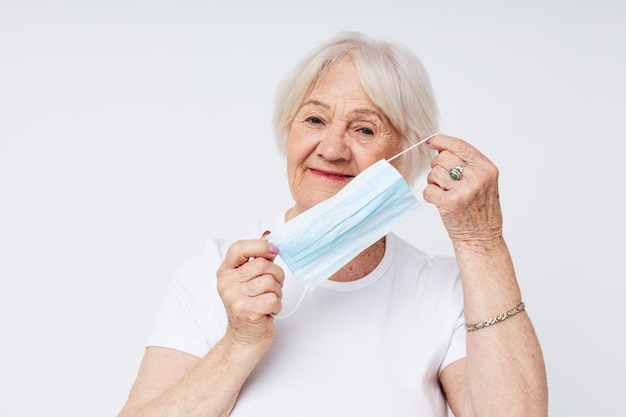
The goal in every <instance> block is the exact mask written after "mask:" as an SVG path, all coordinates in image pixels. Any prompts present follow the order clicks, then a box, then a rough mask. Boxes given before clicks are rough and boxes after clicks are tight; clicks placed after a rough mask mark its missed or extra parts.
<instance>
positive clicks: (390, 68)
mask: <svg viewBox="0 0 626 417" xmlns="http://www.w3.org/2000/svg"><path fill="white" fill-rule="evenodd" d="M344 58H349V59H351V60H352V61H353V62H354V64H355V65H356V67H357V71H358V73H359V78H360V81H361V84H362V85H363V88H364V89H365V92H366V93H367V95H368V96H369V97H370V99H371V100H372V102H373V103H374V104H375V105H376V106H377V107H378V108H379V109H380V110H381V111H382V112H383V113H384V114H385V116H386V117H387V119H389V121H390V122H391V124H392V125H393V127H394V128H395V130H396V131H397V132H398V133H399V134H400V136H401V138H402V141H403V143H402V145H403V146H402V148H403V149H406V148H408V147H409V146H411V145H413V144H415V143H417V142H419V141H420V140H422V139H424V138H426V137H428V136H429V135H432V134H434V133H437V132H438V111H437V105H436V103H435V98H434V94H433V91H432V86H431V83H430V79H429V77H428V74H427V73H426V69H425V68H424V66H423V65H422V63H421V61H420V60H419V59H418V58H417V56H416V55H415V54H414V53H413V52H411V51H409V50H408V49H407V48H406V47H404V46H403V45H400V44H397V43H391V42H387V41H376V40H373V39H371V38H369V37H367V36H365V35H363V34H361V33H358V32H341V33H339V34H338V35H337V36H335V37H334V38H332V39H330V40H329V41H327V42H325V43H322V44H321V45H319V46H318V47H317V48H315V49H314V50H313V51H311V53H309V54H308V55H307V56H306V57H305V58H304V59H303V60H302V61H300V63H299V64H297V65H296V66H295V67H294V68H293V69H292V70H291V72H290V73H288V74H287V76H286V77H285V79H284V80H283V81H282V83H281V84H280V85H279V88H278V91H277V94H276V98H275V103H274V119H273V126H274V131H275V133H276V141H277V145H278V148H279V150H280V151H281V152H282V153H283V154H285V153H286V149H287V137H288V136H289V130H290V129H291V124H292V123H293V120H294V118H295V116H296V113H297V112H298V110H299V109H300V106H302V103H303V101H304V99H305V98H306V96H307V94H308V93H309V92H310V91H311V89H312V88H313V87H314V85H315V83H316V81H317V80H318V79H319V78H320V77H321V76H322V75H323V74H324V73H325V72H326V71H328V69H329V68H330V67H332V66H333V64H335V63H336V62H338V61H340V60H342V59H344ZM433 155H434V151H432V150H430V149H429V148H427V147H426V146H419V147H418V148H417V149H416V150H412V151H410V152H407V153H406V154H404V155H402V156H401V157H400V166H399V170H400V172H401V173H402V174H403V175H404V177H405V179H406V180H407V182H408V183H409V184H412V183H413V182H414V181H415V180H416V179H417V177H418V176H419V175H420V174H421V173H422V172H424V171H425V170H426V169H427V168H428V167H429V165H430V160H431V159H432V157H433Z"/></svg>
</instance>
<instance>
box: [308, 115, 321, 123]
mask: <svg viewBox="0 0 626 417" xmlns="http://www.w3.org/2000/svg"><path fill="white" fill-rule="evenodd" d="M306 121H307V122H309V123H313V124H315V125H317V124H322V119H320V118H319V117H315V116H311V117H307V119H306Z"/></svg>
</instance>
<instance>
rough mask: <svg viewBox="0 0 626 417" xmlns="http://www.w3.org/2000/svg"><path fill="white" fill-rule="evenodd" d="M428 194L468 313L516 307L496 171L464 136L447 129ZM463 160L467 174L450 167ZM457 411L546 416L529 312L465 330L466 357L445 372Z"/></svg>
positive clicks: (477, 317)
mask: <svg viewBox="0 0 626 417" xmlns="http://www.w3.org/2000/svg"><path fill="white" fill-rule="evenodd" d="M429 145H430V146H431V147H433V148H435V149H437V150H438V151H439V155H437V157H435V158H434V159H433V163H432V166H433V169H432V171H431V172H430V174H429V177H428V182H429V185H428V186H427V188H426V189H425V191H424V197H425V198H426V199H427V200H428V201H431V202H433V203H434V204H435V205H437V207H438V209H439V212H440V214H441V216H442V220H443V222H444V225H445V226H446V229H447V231H448V234H449V235H450V238H451V239H452V242H453V246H454V250H455V255H456V259H457V262H458V264H459V268H460V272H461V278H462V281H463V296H464V306H465V319H466V322H467V323H477V322H481V321H483V320H485V319H488V318H491V317H494V316H497V315H500V314H501V313H504V312H506V311H508V310H511V309H513V308H514V307H516V306H517V305H518V304H519V303H520V302H521V301H522V298H521V294H520V289H519V285H518V282H517V278H516V275H515V270H514V267H513V262H512V260H511V256H510V253H509V251H508V248H507V246H506V243H505V241H504V239H503V237H502V215H501V211H500V203H499V195H498V184H497V181H498V170H497V169H496V167H495V166H494V165H493V164H492V163H491V162H490V161H489V160H488V159H487V158H485V157H484V156H483V155H482V154H481V153H480V152H478V151H477V150H476V149H474V148H473V147H472V146H470V145H469V144H467V143H466V142H464V141H462V140H460V139H455V138H451V137H447V136H443V135H438V136H436V137H434V138H433V139H432V140H431V141H430V142H429ZM461 162H464V163H465V167H464V171H463V178H462V179H461V180H458V181H456V180H454V179H452V178H450V175H449V173H448V169H449V168H451V167H454V166H457V165H459V164H460V163H461ZM441 382H442V385H443V387H444V390H445V392H446V395H447V398H448V402H449V404H450V407H451V409H452V411H453V412H454V414H455V415H456V416H459V417H473V416H481V417H482V416H503V415H506V416H512V417H513V416H524V417H533V416H546V415H547V404H548V390H547V382H546V373H545V365H544V362H543V355H542V352H541V347H540V345H539V341H538V339H537V337H536V334H535V331H534V329H533V326H532V323H531V321H530V318H529V316H528V314H527V313H526V312H522V313H519V314H516V315H515V316H513V317H511V318H510V319H507V320H505V321H503V322H500V323H497V324H495V325H493V326H489V327H486V328H483V329H480V330H477V331H473V332H468V334H467V357H466V358H465V359H462V360H459V361H457V362H455V363H453V364H451V365H449V366H448V367H447V368H446V369H444V370H443V372H442V374H441Z"/></svg>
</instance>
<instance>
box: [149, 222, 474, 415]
mask: <svg viewBox="0 0 626 417" xmlns="http://www.w3.org/2000/svg"><path fill="white" fill-rule="evenodd" d="M283 217H284V215H283V214H281V215H280V216H276V217H275V218H274V219H272V220H270V221H268V222H266V223H265V224H259V225H257V226H256V227H255V228H254V229H253V230H251V231H250V233H248V234H247V235H246V236H243V237H242V238H259V237H260V236H261V234H262V233H263V232H264V231H265V230H270V231H271V230H275V229H276V228H277V227H279V226H280V225H281V224H282V223H284V220H283ZM231 243H232V242H231V241H225V240H209V241H208V242H207V244H206V246H205V247H204V249H203V251H202V252H201V253H200V254H199V255H198V256H196V257H195V258H193V259H192V260H191V261H190V262H188V263H187V264H186V265H184V266H183V268H182V269H181V270H180V271H179V273H178V274H177V276H176V277H175V279H174V280H173V282H172V284H171V286H170V288H169V290H168V293H167V295H166V298H165V300H164V301H163V304H162V307H161V310H160V313H159V316H158V319H157V321H156V324H155V327H154V329H153V332H152V333H151V335H150V338H149V340H148V346H163V347H168V348H172V349H177V350H180V351H183V352H187V353H189V354H192V355H195V356H197V357H203V356H204V355H205V354H206V353H207V352H208V351H209V350H210V349H211V348H212V347H213V346H214V345H215V343H217V342H218V341H219V340H220V339H221V338H222V337H223V335H224V332H225V329H226V313H225V310H224V306H223V304H222V301H221V299H220V297H219V295H218V293H217V289H216V277H215V271H216V270H217V268H218V267H219V266H220V264H221V263H222V259H223V257H224V255H225V253H226V251H227V249H228V247H229V246H230V244H231ZM275 262H276V263H277V264H278V265H280V266H281V267H283V269H284V270H285V283H284V285H283V310H282V313H281V314H286V313H288V312H291V311H292V309H293V308H295V307H296V304H297V303H298V300H299V299H300V297H301V295H302V293H303V291H304V289H303V288H302V286H301V285H300V284H299V283H298V282H297V281H296V280H295V278H294V277H293V276H292V275H291V273H290V272H289V270H288V268H287V267H286V266H285V264H284V263H283V262H282V260H281V259H280V256H279V257H277V258H276V261H275ZM274 324H275V338H274V341H273V342H272V345H271V347H270V348H269V350H268V351H267V353H266V354H265V356H264V357H263V358H262V359H261V361H260V362H259V364H258V365H257V367H256V368H255V370H254V371H253V373H252V374H251V375H250V377H249V378H248V380H247V381H246V383H245V384H244V386H243V387H242V389H241V392H240V395H239V398H238V400H237V404H236V405H235V408H234V409H233V411H232V414H231V416H233V417H248V416H250V417H259V416H272V417H280V416H289V417H294V416H297V417H307V416H316V417H318V416H325V417H327V416H342V417H345V416H359V417H367V416H377V417H380V416H394V417H402V416H420V417H425V416H438V417H439V416H441V417H444V416H446V415H447V406H446V403H445V399H444V397H443V394H442V391H441V387H440V385H439V379H438V376H439V372H440V371H441V370H442V369H443V368H445V367H446V366H447V365H448V364H450V363H451V362H453V361H455V360H457V359H460V358H462V357H464V356H465V333H466V331H465V327H464V320H463V295H462V288H461V280H460V277H459V272H458V267H457V265H456V261H455V259H454V258H453V257H449V256H447V257H434V258H430V257H428V256H427V255H426V254H424V253H423V252H421V251H419V250H418V249H416V248H414V247H413V246H411V245H410V244H408V243H407V242H405V241H403V240H402V239H400V238H399V237H398V236H396V235H394V234H389V235H388V236H387V242H386V250H385V255H384V257H383V259H382V261H381V262H380V264H379V265H378V266H377V267H376V268H375V269H374V271H372V272H371V273H370V274H369V275H367V276H366V277H363V278H362V279H359V280H357V281H352V282H334V281H325V282H323V283H322V284H321V285H320V286H318V287H317V288H315V289H314V290H312V291H311V292H309V293H307V294H306V295H305V297H304V299H303V300H302V303H301V304H300V306H299V307H298V309H297V310H296V311H295V313H293V314H292V315H291V316H289V317H286V318H283V319H274Z"/></svg>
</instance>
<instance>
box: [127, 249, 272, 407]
mask: <svg viewBox="0 0 626 417" xmlns="http://www.w3.org/2000/svg"><path fill="white" fill-rule="evenodd" d="M275 256H276V254H275V253H273V251H272V248H271V247H270V245H269V244H268V243H267V242H265V241H263V240H251V241H240V242H236V243H235V244H233V245H232V246H231V248H230V249H229V251H228V253H227V255H226V258H225V260H224V263H223V264H222V266H221V267H220V269H219V270H218V272H217V276H218V290H219V293H220V296H221V297H222V300H223V302H224V306H225V307H226V311H227V315H228V327H227V330H226V334H225V336H224V337H223V338H222V339H221V340H220V341H219V342H218V343H217V344H216V345H215V346H214V347H213V349H211V350H210V351H209V352H208V353H207V355H206V356H205V357H204V358H202V359H199V358H197V357H195V356H192V355H189V354H187V353H183V352H180V351H176V350H172V349H167V348H160V347H149V348H148V349H146V352H145V354H144V358H143V361H142V363H141V367H140V369H139V373H138V376H137V379H136V380H135V383H134V385H133V387H132V389H131V392H130V395H129V397H128V401H127V403H126V404H125V406H124V407H123V409H122V410H121V411H120V413H119V415H118V417H142V416H145V417H148V416H149V417H159V416H163V417H178V416H180V417H194V416H203V417H207V416H216V417H217V416H227V415H229V414H230V412H231V411H232V409H233V407H234V405H235V403H236V401H237V397H238V395H239V391H240V389H241V386H242V385H243V383H244V382H245V381H246V379H247V378H248V376H249V375H250V373H251V372H252V370H253V369H254V368H255V366H256V365H257V363H258V362H259V360H260V359H261V358H262V357H263V355H264V354H265V352H266V351H267V349H268V348H269V346H270V344H271V342H272V340H273V337H274V327H273V318H272V316H271V315H270V313H275V314H278V313H279V312H280V309H281V303H280V299H281V298H282V292H281V286H282V281H283V278H284V275H283V272H282V270H281V269H280V268H279V267H278V266H276V265H275V264H274V263H273V262H272V261H273V259H274V257H275Z"/></svg>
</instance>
